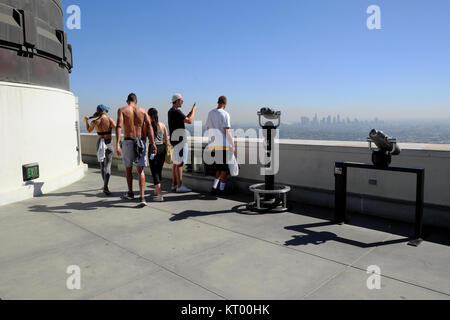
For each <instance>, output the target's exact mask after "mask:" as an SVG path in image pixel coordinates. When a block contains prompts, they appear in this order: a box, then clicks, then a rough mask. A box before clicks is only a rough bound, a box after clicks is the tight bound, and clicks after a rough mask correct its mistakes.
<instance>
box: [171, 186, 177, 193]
mask: <svg viewBox="0 0 450 320" xmlns="http://www.w3.org/2000/svg"><path fill="white" fill-rule="evenodd" d="M177 189H178V188H177V186H174V185H172V188H170V191H172V192H177Z"/></svg>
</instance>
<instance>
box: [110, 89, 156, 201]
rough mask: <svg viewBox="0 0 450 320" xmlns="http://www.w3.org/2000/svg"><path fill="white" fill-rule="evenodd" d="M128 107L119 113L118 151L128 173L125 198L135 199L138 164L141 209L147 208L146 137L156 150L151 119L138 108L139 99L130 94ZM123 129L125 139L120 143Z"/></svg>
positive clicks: (153, 149)
mask: <svg viewBox="0 0 450 320" xmlns="http://www.w3.org/2000/svg"><path fill="white" fill-rule="evenodd" d="M127 104H128V105H127V106H125V107H123V108H120V109H119V112H118V113H117V127H116V137H117V139H116V150H117V154H118V155H119V157H122V160H123V164H124V166H125V168H126V171H127V184H128V193H127V194H125V195H124V196H123V198H125V199H128V200H133V199H134V192H133V163H135V164H136V168H137V173H138V176H139V189H140V197H141V199H140V204H139V207H141V208H143V207H145V206H147V202H146V201H145V195H144V192H145V190H144V189H145V173H144V168H145V167H146V166H147V156H146V155H147V144H146V135H147V133H148V135H149V138H150V146H151V150H152V152H153V151H155V150H156V145H155V139H154V135H153V130H151V119H150V117H149V115H148V114H147V111H146V110H145V109H144V108H141V107H139V106H137V105H136V104H137V97H136V95H135V94H134V93H130V95H129V96H128V99H127ZM122 128H123V131H124V136H125V139H124V141H123V142H122V146H121V143H120V140H121V135H122Z"/></svg>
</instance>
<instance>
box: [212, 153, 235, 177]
mask: <svg viewBox="0 0 450 320" xmlns="http://www.w3.org/2000/svg"><path fill="white" fill-rule="evenodd" d="M211 156H212V157H213V159H214V163H213V165H214V169H215V170H216V171H226V172H227V173H230V168H229V167H228V164H227V163H228V160H227V159H229V158H231V150H213V151H212V152H211Z"/></svg>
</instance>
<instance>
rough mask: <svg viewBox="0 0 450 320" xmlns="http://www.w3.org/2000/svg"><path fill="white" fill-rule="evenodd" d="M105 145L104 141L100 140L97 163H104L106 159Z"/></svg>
mask: <svg viewBox="0 0 450 320" xmlns="http://www.w3.org/2000/svg"><path fill="white" fill-rule="evenodd" d="M106 148H107V147H106V143H105V139H101V140H100V143H99V146H98V150H97V159H98V162H103V161H105V158H106Z"/></svg>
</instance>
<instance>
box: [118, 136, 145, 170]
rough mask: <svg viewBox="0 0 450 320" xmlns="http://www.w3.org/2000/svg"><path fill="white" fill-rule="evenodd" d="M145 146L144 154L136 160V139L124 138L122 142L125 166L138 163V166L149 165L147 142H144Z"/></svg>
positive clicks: (128, 166)
mask: <svg viewBox="0 0 450 320" xmlns="http://www.w3.org/2000/svg"><path fill="white" fill-rule="evenodd" d="M144 146H145V148H144V149H145V150H144V152H143V153H142V156H141V157H140V158H139V159H137V160H136V153H135V150H134V141H132V140H124V141H123V142H122V161H123V165H124V166H125V168H131V167H133V164H136V166H138V167H147V143H145V142H144Z"/></svg>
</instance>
